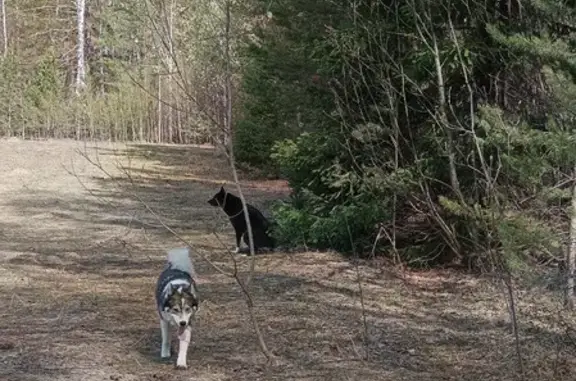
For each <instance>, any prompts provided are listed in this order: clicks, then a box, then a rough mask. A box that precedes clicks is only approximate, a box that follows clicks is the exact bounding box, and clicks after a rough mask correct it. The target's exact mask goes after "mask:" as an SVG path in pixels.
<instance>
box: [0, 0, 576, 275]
mask: <svg viewBox="0 0 576 381" xmlns="http://www.w3.org/2000/svg"><path fill="white" fill-rule="evenodd" d="M0 4H1V6H2V10H3V11H2V16H3V18H2V20H3V23H2V26H3V28H2V31H3V33H2V45H0V48H1V49H2V52H1V53H2V58H1V59H0V129H1V133H2V135H4V136H13V137H14V136H15V137H20V138H26V139H28V138H49V137H52V138H74V139H96V140H98V139H106V140H114V141H142V142H156V143H210V144H233V145H234V152H235V155H236V158H237V160H238V161H239V162H240V163H241V165H242V166H243V167H244V168H245V169H249V170H255V171H256V170H257V171H258V172H259V173H260V174H264V175H267V176H279V177H282V178H285V179H287V180H288V181H289V183H290V186H291V187H292V190H293V195H292V197H291V199H290V200H289V201H286V202H282V203H278V204H277V205H275V206H274V208H273V214H274V218H275V221H276V231H275V234H276V235H277V237H278V239H279V240H280V241H281V242H282V243H283V244H287V245H292V246H294V245H295V246H300V245H301V246H306V247H311V248H319V249H324V248H333V249H337V250H340V251H343V252H348V253H357V254H362V255H366V256H374V255H377V254H381V253H387V254H388V255H389V256H391V257H393V258H396V259H398V260H401V261H403V262H407V263H410V264H412V265H426V264H447V263H457V264H460V265H465V266H467V267H468V268H471V269H481V268H494V267H498V268H504V269H507V270H515V271H522V270H524V269H526V268H532V265H536V264H548V263H550V262H551V261H556V262H563V259H562V258H563V256H564V253H565V252H564V251H563V250H564V249H565V248H567V247H568V246H569V242H570V240H569V231H570V229H569V225H570V223H569V222H570V218H569V214H570V213H569V212H570V209H569V208H568V205H569V203H570V201H571V199H572V188H573V184H572V183H573V178H574V171H575V169H574V168H575V165H576V148H575V146H574V142H575V141H576V139H575V138H576V134H575V131H574V121H575V117H576V106H575V105H576V102H574V100H575V97H576V86H575V85H574V75H576V55H575V53H576V38H575V37H576V34H575V32H576V9H575V7H576V4H574V2H571V1H558V0H528V1H522V2H520V1H519V0H492V1H486V2H479V1H472V0H458V1H453V0H452V1H444V0H434V1H431V0H405V1H393V0H389V1H384V0H357V1H338V0H333V1H330V0H318V1H307V0H279V1H260V0H250V1H245V2H225V1H208V0H199V1H194V2H190V1H183V0H122V1H120V0H87V1H86V2H85V3H84V0H77V1H76V3H74V2H72V1H64V0H3V1H2V2H0ZM226 5H230V9H231V15H232V17H231V23H230V25H229V28H227V22H226V10H227V6H226ZM80 20H82V22H79V21H80ZM79 47H82V49H79ZM228 47H230V49H231V54H230V55H229V58H227V57H228V55H227V54H225V50H226V49H227V48H228ZM227 73H231V74H232V88H233V93H232V95H233V97H232V100H233V122H232V125H233V131H232V137H231V139H228V138H227V135H226V133H225V130H224V128H223V127H224V126H225V125H226V120H225V118H226V113H225V110H224V106H225V93H226V91H225V77H226V74H227ZM573 230H575V231H576V225H575V227H574V229H573Z"/></svg>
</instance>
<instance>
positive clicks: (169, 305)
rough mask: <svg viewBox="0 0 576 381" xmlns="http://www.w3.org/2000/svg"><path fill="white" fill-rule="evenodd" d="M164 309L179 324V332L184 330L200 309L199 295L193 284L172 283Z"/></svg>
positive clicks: (175, 323) (174, 322) (173, 321)
mask: <svg viewBox="0 0 576 381" xmlns="http://www.w3.org/2000/svg"><path fill="white" fill-rule="evenodd" d="M164 311H165V312H167V313H168V314H169V316H170V319H172V323H173V324H174V325H176V326H178V333H179V334H181V333H182V332H184V330H185V329H186V328H187V327H188V325H189V324H190V322H191V320H192V318H193V317H194V315H195V314H196V311H198V297H197V295H196V292H195V291H194V289H193V288H192V286H191V285H188V286H173V285H171V286H170V293H169V295H168V299H167V300H166V304H165V307H164Z"/></svg>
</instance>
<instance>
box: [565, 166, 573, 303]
mask: <svg viewBox="0 0 576 381" xmlns="http://www.w3.org/2000/svg"><path fill="white" fill-rule="evenodd" d="M572 176H576V166H575V167H574V171H573V174H572ZM572 181H573V184H572V208H571V210H570V244H569V245H568V249H567V251H566V300H565V303H566V307H567V308H568V309H573V308H574V305H575V304H576V301H575V300H574V275H575V274H574V272H575V271H574V270H576V263H575V262H574V261H575V259H576V181H575V180H574V179H573V180H572Z"/></svg>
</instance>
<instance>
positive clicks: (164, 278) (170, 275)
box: [156, 262, 198, 316]
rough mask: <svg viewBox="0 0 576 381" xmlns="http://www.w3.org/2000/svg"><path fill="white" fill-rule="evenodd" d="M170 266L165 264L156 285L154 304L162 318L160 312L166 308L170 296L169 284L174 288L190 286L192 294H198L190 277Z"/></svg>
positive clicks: (170, 264)
mask: <svg viewBox="0 0 576 381" xmlns="http://www.w3.org/2000/svg"><path fill="white" fill-rule="evenodd" d="M172 266H173V265H172V263H170V262H168V263H167V264H166V266H165V267H164V270H163V271H162V272H161V273H160V276H159V277H158V282H157V283H156V304H157V307H158V313H159V314H160V316H162V314H161V312H162V311H164V307H166V302H167V301H168V297H169V296H170V284H172V285H173V286H174V287H175V288H176V287H177V286H185V287H186V286H192V289H193V290H194V292H195V293H196V294H198V291H197V289H196V283H195V282H194V279H193V278H192V275H191V274H189V273H188V272H186V271H183V270H180V269H176V268H173V267H172Z"/></svg>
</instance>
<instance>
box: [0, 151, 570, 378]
mask: <svg viewBox="0 0 576 381" xmlns="http://www.w3.org/2000/svg"><path fill="white" fill-rule="evenodd" d="M77 150H79V151H80V152H85V153H87V154H88V155H89V157H91V158H93V160H96V161H98V162H99V163H101V165H102V166H103V167H104V169H105V170H106V171H108V174H109V175H110V176H111V177H110V176H108V175H106V174H104V173H103V172H102V171H101V170H99V169H98V168H96V167H95V166H94V165H91V164H89V163H88V161H87V160H85V159H84V158H83V157H82V156H81V155H79V154H78V152H77ZM0 157H2V160H1V161H0V173H1V174H2V182H1V183H0V200H1V201H0V229H1V230H0V232H1V235H0V305H2V306H4V307H3V308H2V309H1V310H0V379H1V380H10V381H24V380H26V381H31V380H38V381H40V380H43V381H44V380H70V381H81V380H82V381H92V380H116V381H118V380H123V381H128V380H145V381H148V380H150V381H152V380H155V381H158V380H160V381H169V380H170V381H172V380H206V381H209V380H256V379H258V380H367V381H369V380H395V381H397V380H418V381H425V380H471V381H472V380H478V379H480V378H482V379H485V380H504V379H511V378H513V376H514V374H515V373H516V371H517V366H516V358H515V357H514V345H513V344H514V343H513V340H512V337H511V335H510V334H509V325H508V323H507V315H506V307H505V304H504V302H503V300H502V298H501V295H500V294H498V293H495V292H494V291H492V290H491V289H490V288H489V287H487V286H485V285H483V284H482V283H481V282H478V281H475V280H474V279H472V278H464V277H455V276H454V275H453V274H451V273H450V272H436V273H426V274H418V273H408V274H405V276H404V277H402V279H400V278H398V277H395V276H393V274H389V273H387V272H385V271H383V270H381V269H373V268H368V267H361V268H360V272H361V275H362V279H363V285H364V288H363V296H364V298H365V310H364V311H365V312H364V314H363V313H362V309H361V307H360V297H359V295H360V294H359V290H358V286H357V282H355V279H356V272H355V269H354V267H353V266H351V265H350V264H349V263H348V262H347V261H345V260H343V259H341V258H340V257H339V256H337V255H331V254H318V253H302V254H283V253H279V254H274V255H265V256H262V257H260V258H259V259H258V265H257V266H258V271H257V274H256V277H255V280H254V284H253V289H254V298H255V301H256V303H257V305H258V311H257V313H258V318H259V321H260V322H261V324H262V329H263V331H264V333H265V335H266V338H267V341H268V343H269V345H270V347H271V348H272V350H273V351H274V352H275V353H276V354H277V355H278V358H279V360H280V362H279V364H278V365H277V366H275V367H265V366H264V359H263V357H262V355H261V354H260V352H259V350H258V346H257V345H256V341H255V339H254V336H253V333H252V330H251V328H250V324H249V322H248V320H247V316H246V313H245V308H244V302H243V299H242V296H241V294H240V292H239V290H238V287H236V286H235V284H234V282H233V281H232V280H230V279H229V278H226V277H225V276H223V275H220V274H218V273H217V272H215V271H214V270H213V269H212V268H211V267H210V266H209V265H208V264H207V263H205V262H204V261H203V260H202V259H201V258H200V256H199V255H198V254H195V255H194V258H195V261H196V265H197V268H198V272H199V273H200V275H201V285H200V287H201V292H202V297H203V299H204V302H203V304H202V307H201V313H200V315H199V318H198V322H197V330H196V335H195V337H194V339H193V340H194V342H193V347H192V349H191V352H190V355H189V364H190V369H189V370H188V371H175V370H174V369H173V367H172V365H171V364H166V363H161V362H159V361H158V360H157V358H158V351H159V329H158V323H157V317H156V313H155V310H154V301H153V287H154V282H155V277H156V276H157V274H158V271H160V269H161V267H162V265H163V262H164V252H163V251H164V250H165V249H167V248H170V247H174V246H180V245H181V244H180V243H178V242H177V240H175V239H174V238H173V237H172V236H171V235H170V234H168V233H166V231H165V229H163V228H162V226H161V225H160V224H159V223H158V220H157V219H156V218H155V217H154V216H152V215H151V214H150V213H148V212H147V211H146V209H145V208H144V207H143V205H142V201H143V202H145V203H147V204H148V205H149V206H150V207H152V208H153V209H154V210H156V211H157V212H158V213H159V214H160V215H161V216H162V219H163V221H164V222H165V223H166V224H168V225H169V226H171V227H173V228H174V229H175V230H176V231H177V232H178V233H179V234H182V236H184V237H186V238H187V239H189V240H191V241H192V242H194V244H195V246H196V248H197V250H198V251H199V253H201V254H203V255H206V256H207V257H208V258H210V259H211V260H212V261H214V262H215V263H216V264H219V265H222V266H229V265H230V260H229V258H228V257H227V255H226V254H225V253H224V251H223V250H222V248H221V246H220V244H219V243H218V242H217V240H215V239H214V236H213V235H212V234H211V232H212V231H213V230H216V231H219V232H221V234H222V235H223V237H224V239H225V242H226V244H228V245H230V246H232V242H233V241H232V235H231V228H230V227H229V226H228V223H227V221H226V220H224V219H223V218H222V216H221V215H220V214H219V213H218V212H217V211H216V210H214V209H212V208H211V207H210V206H209V205H208V204H207V203H206V200H207V199H208V198H209V196H210V195H211V194H212V193H213V192H214V191H215V190H216V189H217V188H218V186H219V184H220V183H221V182H222V181H225V180H227V179H229V176H228V171H227V168H226V165H225V164H224V163H223V162H222V161H221V160H219V159H217V158H216V157H215V155H214V154H213V152H212V151H211V150H210V149H208V148H198V147H196V148H193V147H172V146H164V147H158V146H152V145H143V146H136V145H134V146H130V147H128V148H127V147H123V146H120V145H117V146H110V145H106V144H100V147H99V148H98V149H97V150H96V149H95V148H94V147H93V146H90V147H85V146H84V145H83V144H80V143H75V142H69V141H48V142H22V141H18V140H8V141H6V140H4V141H0ZM119 162H121V163H123V165H124V166H126V167H130V168H131V169H130V171H129V173H130V179H128V178H127V177H126V176H125V173H123V172H122V171H120V170H119V169H118V167H119V166H118V163H119ZM246 186H247V187H246V191H247V197H248V198H249V200H250V201H251V202H252V203H254V204H256V205H260V206H265V205H266V202H267V201H270V200H274V199H277V198H279V197H283V196H284V195H285V187H283V186H282V184H281V183H277V182H251V183H247V184H246ZM240 262H241V265H245V264H246V260H245V259H242V260H240ZM522 303H524V304H522ZM534 303H535V302H534V301H533V300H532V299H530V300H528V299H527V300H526V301H521V308H523V312H524V311H527V313H528V312H530V311H532V309H531V308H532V306H534ZM540 307H542V305H540ZM550 308H552V307H550ZM542 311H548V310H545V309H542V308H539V309H538V313H539V314H540V315H542V316H544V315H545V314H544V313H543V312H542ZM541 312H542V313H541ZM548 312H549V313H550V314H553V313H554V311H553V310H550V311H548ZM543 314H544V315H543ZM536 315H538V314H536ZM540 315H539V316H540ZM364 317H365V319H366V323H367V326H366V327H365V326H364V325H363V320H364V319H363V318H364ZM530 319H532V320H530V321H529V322H527V323H526V325H525V326H524V328H523V329H525V330H528V329H531V330H532V331H530V332H532V336H531V337H532V339H526V341H525V342H523V346H524V348H526V350H527V351H529V352H528V353H529V356H531V357H530V358H531V361H530V364H528V365H525V367H526V370H527V372H537V373H538V377H539V379H541V380H545V379H552V378H549V376H550V377H552V373H553V370H552V368H551V367H552V365H550V364H552V363H551V361H552V360H553V354H554V353H555V352H554V351H555V348H557V346H556V345H555V343H557V342H558V340H560V339H559V336H558V335H559V333H558V332H560V331H561V330H559V329H554V327H550V326H549V325H545V324H544V323H542V320H535V319H536V318H533V317H532V316H530ZM366 333H367V334H368V337H369V339H370V340H369V342H367V343H366V342H365V340H364V337H365V334H366ZM533 354H534V355H533ZM535 354H537V355H535ZM557 358H560V357H558V356H557ZM573 360H574V358H573V356H569V355H565V356H564V357H562V358H561V361H562V364H564V366H565V368H566V369H574V363H573ZM554 366H555V369H558V361H556V362H555V365H554ZM566 379H570V378H566Z"/></svg>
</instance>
